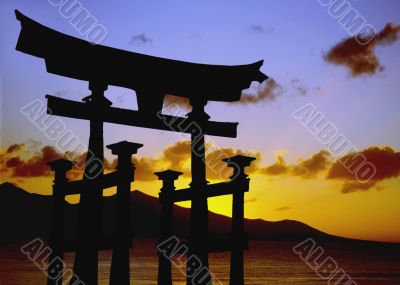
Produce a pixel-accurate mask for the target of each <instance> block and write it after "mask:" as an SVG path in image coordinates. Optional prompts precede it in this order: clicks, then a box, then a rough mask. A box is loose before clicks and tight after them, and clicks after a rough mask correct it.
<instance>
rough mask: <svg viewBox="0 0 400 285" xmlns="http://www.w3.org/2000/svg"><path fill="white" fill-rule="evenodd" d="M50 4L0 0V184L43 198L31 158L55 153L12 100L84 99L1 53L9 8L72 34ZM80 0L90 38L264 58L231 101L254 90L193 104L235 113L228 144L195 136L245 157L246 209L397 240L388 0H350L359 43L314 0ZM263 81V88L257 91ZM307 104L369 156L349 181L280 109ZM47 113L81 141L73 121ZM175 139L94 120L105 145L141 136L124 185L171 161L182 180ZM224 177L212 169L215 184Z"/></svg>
mask: <svg viewBox="0 0 400 285" xmlns="http://www.w3.org/2000/svg"><path fill="white" fill-rule="evenodd" d="M50 2H56V1H50ZM50 2H49V1H47V0H40V1H39V0H36V1H32V0H26V1H22V0H2V1H1V2H0V42H1V45H0V62H1V64H0V76H1V77H0V92H1V101H0V102H1V116H0V118H1V141H0V143H1V144H0V148H1V149H0V166H1V182H5V181H10V182H13V183H15V184H16V185H18V186H20V187H22V188H24V189H26V190H27V191H30V192H34V193H41V194H50V193H51V184H52V173H51V172H50V171H49V170H48V169H47V168H46V166H45V163H46V162H47V161H48V160H49V159H50V160H51V159H54V158H57V157H60V156H61V155H62V153H63V150H60V149H57V148H56V142H55V141H54V140H51V139H49V138H48V137H46V135H45V132H44V130H43V128H40V127H38V126H37V125H35V124H33V123H32V122H31V121H30V120H29V119H28V118H27V117H26V116H25V115H24V114H23V113H22V112H21V109H22V108H24V106H26V105H28V104H30V103H32V102H33V101H35V100H37V99H39V100H40V101H41V102H43V104H46V100H45V97H44V96H45V95H46V94H50V95H55V96H59V97H62V98H65V99H71V100H76V101H80V100H81V99H82V98H83V97H85V96H87V95H89V90H88V84H87V82H83V81H78V80H74V79H70V78H64V77H60V76H57V75H53V74H49V73H47V72H46V67H45V64H44V61H43V60H42V59H39V58H35V57H32V56H29V55H27V54H23V53H21V52H18V51H16V50H15V45H16V43H17V39H18V35H19V31H20V23H19V22H18V21H17V20H16V19H15V14H14V10H15V9H18V10H19V11H21V12H22V13H24V14H25V15H27V16H28V17H30V18H32V19H34V20H36V21H38V22H40V23H42V24H43V25H45V26H48V27H51V28H52V29H55V30H57V31H60V32H63V33H65V34H68V35H71V36H74V37H77V38H82V39H84V38H85V37H84V36H83V35H81V34H80V33H79V32H78V31H77V30H76V29H75V28H74V26H73V25H71V24H70V22H69V20H68V19H66V18H64V17H62V15H61V14H60V12H59V10H58V8H57V7H54V6H52V5H51V4H50ZM80 2H81V3H82V4H83V6H84V7H85V8H86V9H87V10H88V11H89V12H90V13H91V14H92V15H93V16H95V17H96V19H97V20H98V22H99V23H100V24H102V25H103V26H104V27H106V29H107V37H106V38H105V40H104V41H103V42H102V43H101V44H102V45H106V46H111V47H116V48H119V49H124V50H128V51H135V52H139V53H144V54H149V55H155V56H159V57H166V58H171V59H177V60H183V61H190V62H197V63H207V64H222V65H238V64H248V63H252V62H255V61H258V60H264V65H263V66H262V68H261V70H262V72H264V73H265V74H267V75H268V76H269V77H270V78H271V79H270V81H269V82H264V83H263V84H261V85H260V86H258V84H253V85H252V88H251V89H250V90H247V91H244V93H245V94H247V95H245V96H244V97H245V98H247V99H248V96H254V98H257V99H250V100H243V101H242V103H237V104H228V103H215V102H209V103H208V105H207V107H206V111H207V112H208V114H209V115H210V116H211V118H212V119H213V120H215V121H227V122H239V126H238V136H237V138H235V139H228V138H218V137H207V138H206V140H207V145H208V149H209V154H208V156H207V158H210V159H212V158H213V157H214V158H215V157H216V156H217V155H219V154H220V153H223V154H224V155H226V156H230V155H234V154H237V153H245V154H249V155H254V156H256V157H257V161H256V162H255V163H254V164H253V166H252V167H250V168H249V169H248V172H249V173H250V177H251V184H250V192H249V193H247V194H246V198H245V199H246V204H245V215H246V217H247V218H260V219H265V220H270V221H277V220H283V219H293V220H297V221H301V222H304V223H306V224H308V225H310V226H312V227H315V228H317V229H319V230H322V231H325V232H327V233H330V234H335V235H339V236H344V237H351V238H359V239H368V240H379V241H396V242H400V219H399V218H398V217H399V216H400V207H399V201H400V189H399V188H400V153H399V150H400V135H399V134H400V133H399V128H398V124H399V122H400V112H399V106H400V105H399V104H400V94H399V90H400V80H399V74H400V40H398V37H400V26H399V24H400V14H399V12H398V11H400V2H399V1H397V0H384V1H378V0H368V1H366V0H359V1H356V0H352V1H351V5H352V7H354V8H355V9H357V10H358V11H359V13H360V14H361V15H362V16H363V17H364V18H365V19H366V20H367V22H368V24H370V25H372V26H373V27H374V28H375V29H376V31H377V32H378V34H377V37H376V38H375V39H374V40H373V41H372V42H371V43H370V44H368V45H366V46H365V47H364V48H359V47H357V46H354V45H353V44H354V42H352V39H351V36H350V34H349V33H348V32H347V31H346V30H345V29H344V28H343V27H342V26H341V25H340V23H338V20H336V19H334V18H333V17H332V16H331V15H330V14H329V11H328V9H327V7H322V6H321V5H320V4H319V3H318V1H316V0H315V1H314V0H302V1H290V0H276V1H272V0H268V1H266V0H259V1H240V2H239V1H228V0H223V1H222V0H221V1H211V0H207V1H198V2H194V1H190V2H189V1H171V0H169V1H161V0H160V1H128V0H127V1H118V2H111V1H98V0H96V1H84V0H81V1H80ZM389 23H391V24H389ZM343 52H346V54H345V57H343V56H342V55H343ZM352 52H353V53H352ZM59 56H60V57H62V56H63V55H62V54H60V55H59ZM349 58H350V59H351V60H349ZM271 82H275V83H276V85H273V87H271V89H268V86H271V85H268V84H271ZM154 84H156V82H155V83H154ZM199 84H202V82H201V78H199ZM193 88H196V86H193ZM249 94H250V95H249ZM106 97H107V98H108V99H110V100H111V101H112V102H113V106H115V107H121V108H128V109H136V108H137V104H136V97H135V93H134V92H133V91H132V90H128V89H123V88H118V87H113V86H110V87H109V89H108V91H107V92H106ZM245 103H247V104H245ZM310 104H312V105H310ZM307 105H308V106H314V107H315V110H316V111H319V112H321V113H322V114H323V115H324V117H325V121H326V122H331V124H332V125H334V126H335V127H336V129H337V130H338V132H339V133H341V134H343V136H344V137H345V138H347V140H348V141H349V142H350V143H351V145H353V146H354V147H355V149H356V150H357V152H358V153H362V154H363V155H364V156H365V157H366V158H367V160H368V161H369V162H370V163H371V164H373V165H374V167H375V168H376V175H375V176H374V177H373V178H372V180H370V181H369V182H367V183H362V184H360V183H359V182H358V181H357V180H356V178H355V177H354V175H353V174H351V173H350V172H349V171H347V170H346V169H344V168H343V166H341V164H340V159H341V156H336V155H335V154H334V153H331V152H329V150H328V146H327V145H324V144H323V143H322V142H321V141H320V140H319V139H318V138H317V137H316V136H315V135H314V134H313V133H312V132H310V130H309V129H308V128H306V127H305V126H304V125H303V124H302V123H301V121H299V120H298V119H296V118H295V116H294V115H293V113H294V112H296V111H297V110H299V109H301V108H303V107H304V106H307ZM183 110H184V109H183ZM52 119H54V118H52ZM59 119H60V120H61V121H62V122H63V123H64V124H65V126H66V127H67V129H68V130H70V131H71V132H73V133H74V134H75V135H76V136H77V137H78V138H79V139H80V140H81V141H83V142H85V143H87V141H88V134H89V123H88V122H87V121H81V120H75V119H68V118H59ZM188 139H189V136H187V135H181V134H174V133H170V132H165V131H157V130H146V129H141V128H134V127H125V126H117V125H112V124H105V129H104V140H105V144H110V143H115V142H118V141H121V140H128V141H133V142H137V143H142V144H144V147H143V148H141V149H140V150H139V154H138V158H135V162H136V164H137V168H138V170H137V171H138V176H137V180H138V181H135V182H134V184H133V185H132V188H133V189H139V190H141V191H143V192H145V193H148V194H150V195H153V196H157V195H158V192H159V189H160V186H161V183H160V182H159V181H157V180H156V178H157V177H156V176H153V175H152V173H153V172H156V171H160V170H163V169H166V168H171V169H174V170H181V171H183V172H184V173H185V175H183V177H181V178H180V179H179V180H178V183H177V184H178V185H177V186H178V187H187V185H188V184H189V183H190V160H189V159H190V155H189V149H190V146H189V145H188V144H187V143H186V142H187V140H188ZM105 153H106V157H107V159H108V161H109V162H110V165H107V170H111V169H112V167H113V166H112V160H113V159H114V157H113V156H112V155H111V153H110V152H109V150H108V149H106V150H105ZM345 158H346V157H345ZM221 167H222V166H221ZM207 175H208V179H209V181H210V182H216V181H218V180H220V179H219V178H220V177H218V175H215V173H213V170H212V169H211V168H210V167H208V173H207ZM228 176H229V175H228V174H227V173H224V175H223V177H222V179H227V177H228ZM79 177H80V176H79V173H78V174H76V173H75V172H74V173H72V174H71V178H73V179H78V178H79ZM107 193H108V194H110V193H111V192H110V191H107ZM75 200H76V199H71V201H75ZM184 206H189V205H188V204H184ZM209 208H210V210H212V211H214V212H217V213H221V214H224V215H229V214H230V212H231V197H223V198H214V199H211V200H209Z"/></svg>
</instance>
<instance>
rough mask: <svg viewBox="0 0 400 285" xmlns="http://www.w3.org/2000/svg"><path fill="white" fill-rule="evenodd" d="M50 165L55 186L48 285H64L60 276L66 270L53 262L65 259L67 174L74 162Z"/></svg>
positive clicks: (59, 162) (63, 161)
mask: <svg viewBox="0 0 400 285" xmlns="http://www.w3.org/2000/svg"><path fill="white" fill-rule="evenodd" d="M48 165H49V166H50V169H51V170H53V171H54V172H55V173H54V184H53V216H52V217H53V221H52V230H51V236H50V241H49V245H50V248H51V254H50V256H49V265H48V268H47V270H48V278H47V285H59V284H61V283H62V277H61V282H60V281H59V279H60V278H57V277H59V276H62V272H63V270H64V269H65V268H62V267H60V263H57V264H56V263H54V262H52V261H55V260H58V261H62V260H63V259H64V249H63V247H64V246H63V240H64V203H65V200H64V197H65V193H66V191H65V190H66V189H65V187H66V185H67V183H68V178H67V172H68V171H69V170H71V169H72V162H71V161H69V160H65V159H58V160H54V161H52V162H49V163H48Z"/></svg>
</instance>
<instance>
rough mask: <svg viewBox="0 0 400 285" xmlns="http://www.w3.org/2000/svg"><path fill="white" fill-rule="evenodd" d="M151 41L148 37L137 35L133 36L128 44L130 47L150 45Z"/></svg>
mask: <svg viewBox="0 0 400 285" xmlns="http://www.w3.org/2000/svg"><path fill="white" fill-rule="evenodd" d="M152 42H153V40H152V39H151V38H149V37H147V36H146V35H145V34H143V33H142V34H138V35H133V36H132V38H131V40H130V44H132V45H143V44H151V43H152Z"/></svg>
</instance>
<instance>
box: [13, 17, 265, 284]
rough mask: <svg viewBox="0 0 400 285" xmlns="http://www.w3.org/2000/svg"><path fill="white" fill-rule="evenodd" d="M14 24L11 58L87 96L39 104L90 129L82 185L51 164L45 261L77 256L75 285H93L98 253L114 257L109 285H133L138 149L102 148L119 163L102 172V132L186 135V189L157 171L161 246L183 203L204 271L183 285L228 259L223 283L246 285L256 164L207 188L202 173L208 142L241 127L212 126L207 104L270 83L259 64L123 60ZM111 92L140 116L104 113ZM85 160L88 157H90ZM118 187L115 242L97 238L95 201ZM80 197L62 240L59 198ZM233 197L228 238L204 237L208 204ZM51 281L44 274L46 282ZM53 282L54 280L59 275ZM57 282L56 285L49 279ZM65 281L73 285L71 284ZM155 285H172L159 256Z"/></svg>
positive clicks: (244, 160) (28, 24) (124, 55)
mask: <svg viewBox="0 0 400 285" xmlns="http://www.w3.org/2000/svg"><path fill="white" fill-rule="evenodd" d="M16 17H17V19H18V20H19V21H20V22H21V32H20V35H19V39H18V43H17V47H16V49H17V50H18V51H21V52H24V53H27V54H30V55H33V56H36V57H39V58H43V59H44V60H45V63H46V69H47V71H48V72H50V73H53V74H57V75H61V76H66V77H70V78H75V79H80V80H85V81H88V83H89V89H90V90H91V92H92V93H91V95H90V96H87V97H85V98H83V101H84V103H81V102H76V101H71V100H66V99H61V98H57V97H55V96H51V95H46V98H47V100H48V102H47V104H48V105H47V106H48V110H51V114H52V115H57V116H64V117H69V118H76V119H83V120H89V121H90V136H89V144H88V156H87V160H86V165H85V169H84V177H83V179H82V180H79V181H68V179H67V178H66V174H67V172H68V170H70V169H71V168H72V162H71V161H68V160H64V159H61V160H57V161H53V162H51V163H50V164H49V165H50V167H51V168H52V169H53V170H54V171H55V180H54V185H53V199H54V210H53V229H52V235H51V238H50V246H51V248H52V249H53V253H52V258H54V257H58V258H60V259H62V258H63V253H64V252H66V251H75V252H76V255H75V262H74V276H73V277H77V278H79V280H80V281H82V282H84V283H85V284H87V285H96V284H97V282H98V280H97V279H98V252H99V250H100V249H105V248H110V249H112V250H113V256H112V264H111V272H110V284H118V285H123V284H130V273H129V247H130V244H131V240H132V236H131V231H130V222H131V221H130V214H129V213H130V208H129V207H130V205H129V192H130V183H131V182H132V181H133V180H134V170H135V167H134V166H133V165H132V163H131V156H132V155H133V154H135V153H137V150H138V149H139V148H140V147H142V146H143V145H142V144H138V143H131V142H126V141H123V142H119V143H115V144H112V145H109V146H107V147H108V148H110V149H111V151H112V153H113V154H115V155H118V166H117V170H116V171H114V172H111V173H108V174H104V173H103V162H104V141H103V123H104V122H109V123H116V124H122V125H129V126H136V127H143V128H150V129H158V130H165V131H172V132H181V133H189V134H191V172H192V182H191V184H190V188H188V189H182V190H177V191H174V189H175V187H174V181H175V180H176V179H177V178H178V177H179V175H180V174H181V173H180V172H176V171H172V170H167V171H163V172H156V173H155V174H156V175H157V176H158V177H159V179H161V180H163V188H162V189H161V192H160V203H161V205H162V212H163V215H162V217H161V219H162V221H161V235H160V241H163V240H165V239H167V238H169V237H171V236H172V234H173V229H172V224H173V221H172V209H173V203H174V202H178V201H186V200H190V201H191V203H192V206H191V218H190V235H189V240H188V243H187V244H188V246H189V250H190V254H193V255H195V256H196V257H197V258H198V259H199V260H200V262H201V265H202V268H206V269H207V270H206V272H205V274H204V272H203V273H202V276H201V278H199V276H198V275H197V276H196V275H193V274H191V275H190V276H189V274H188V275H187V284H211V283H212V280H211V276H210V273H209V272H208V253H209V252H212V251H230V252H231V276H230V284H231V285H236V284H244V281H243V250H244V249H247V238H246V235H245V232H244V228H243V212H244V201H243V197H244V193H245V192H246V191H248V188H249V179H248V177H247V175H246V174H245V172H244V168H245V167H246V166H249V165H250V163H251V161H253V160H254V159H255V158H252V157H245V156H235V157H232V158H228V159H226V160H225V162H226V163H227V164H228V166H231V167H233V168H234V174H233V176H232V177H231V181H229V182H223V183H218V184H211V185H210V184H208V182H207V180H206V164H205V142H204V137H205V135H206V134H207V135H212V136H220V137H230V138H235V137H236V130H237V125H238V123H230V122H215V121H210V120H209V119H210V117H209V116H208V115H207V113H206V112H205V111H204V106H205V105H206V104H207V102H208V101H221V102H233V101H238V100H240V97H241V93H242V90H244V89H246V88H248V87H249V86H250V84H251V82H252V81H258V82H260V83H261V82H263V81H264V80H266V79H268V77H267V76H266V75H265V74H263V73H262V72H260V70H259V69H260V67H261V65H262V64H263V61H258V62H255V63H253V64H248V65H237V66H222V65H206V64H196V63H189V62H182V61H177V60H171V59H165V58H158V57H153V56H148V55H143V54H139V53H134V52H128V51H124V50H119V49H115V48H111V47H106V46H102V45H93V44H91V43H89V42H86V41H83V40H80V39H77V38H74V37H71V36H68V35H65V34H62V33H60V32H57V31H55V30H52V29H50V28H48V27H45V26H43V25H41V24H39V23H37V22H35V21H33V20H32V19H30V18H28V17H26V16H25V15H23V14H22V13H20V12H19V11H17V10H16ZM109 85H115V86H120V87H125V88H129V89H132V90H134V91H135V92H136V94H137V101H138V111H134V110H128V109H120V108H114V107H111V105H112V102H111V101H109V100H108V99H107V98H106V97H105V96H104V92H105V91H106V90H107V88H108V86H109ZM165 94H172V95H175V96H180V97H186V98H189V100H190V105H191V106H192V111H191V112H190V113H189V114H187V118H183V117H178V116H171V115H165V114H162V107H163V99H164V96H165ZM89 151H90V154H89ZM94 170H97V172H96V174H97V175H95V177H93V176H94V175H93V171H94ZM112 186H117V195H116V196H117V206H116V223H115V229H114V233H113V235H112V236H109V237H107V236H102V235H101V232H100V229H101V215H100V211H101V199H102V190H103V189H105V188H108V187H112ZM69 194H80V197H81V198H80V203H79V220H78V236H77V237H76V238H75V239H73V240H66V239H65V238H64V237H63V222H62V220H63V212H62V210H63V204H64V197H65V195H69ZM228 194H230V195H233V205H232V234H231V236H230V237H228V238H227V239H224V240H215V239H214V240H213V239H210V238H209V235H208V203H207V199H208V198H209V197H214V196H219V195H228ZM48 270H49V278H48V284H49V285H50V284H61V283H60V280H61V281H62V276H61V275H62V271H63V268H58V267H57V268H50V266H49V269H48ZM50 273H51V274H50ZM56 273H58V275H57V274H56ZM51 276H53V277H54V276H56V277H59V276H61V279H60V278H51ZM77 282H78V281H77V280H76V278H75V279H74V278H72V279H71V281H70V284H80V283H77ZM158 284H160V285H161V284H165V285H169V284H172V278H171V261H170V260H167V259H165V257H163V256H161V255H160V257H159V276H158Z"/></svg>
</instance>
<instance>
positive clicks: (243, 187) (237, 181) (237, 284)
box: [224, 155, 255, 285]
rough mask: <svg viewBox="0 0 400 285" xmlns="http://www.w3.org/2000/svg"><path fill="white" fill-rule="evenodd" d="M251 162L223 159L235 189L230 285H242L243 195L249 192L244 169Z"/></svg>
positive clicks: (243, 247) (251, 158) (244, 238)
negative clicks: (230, 173)
mask: <svg viewBox="0 0 400 285" xmlns="http://www.w3.org/2000/svg"><path fill="white" fill-rule="evenodd" d="M253 160H255V158H254V157H247V156H242V155H237V156H234V157H230V158H226V159H224V161H225V162H226V163H227V164H228V166H229V167H232V168H233V175H232V176H231V180H232V182H231V183H232V187H234V188H235V191H234V194H233V203H232V232H231V241H232V247H231V262H230V263H231V264H230V266H231V268H230V281H229V284H230V285H244V266H243V264H244V256H243V250H244V249H247V247H248V245H247V243H248V241H247V235H246V233H245V231H244V193H245V192H248V191H249V182H250V179H249V178H248V176H247V174H246V173H245V171H244V168H245V167H246V166H250V164H251V162H252V161H253Z"/></svg>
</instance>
